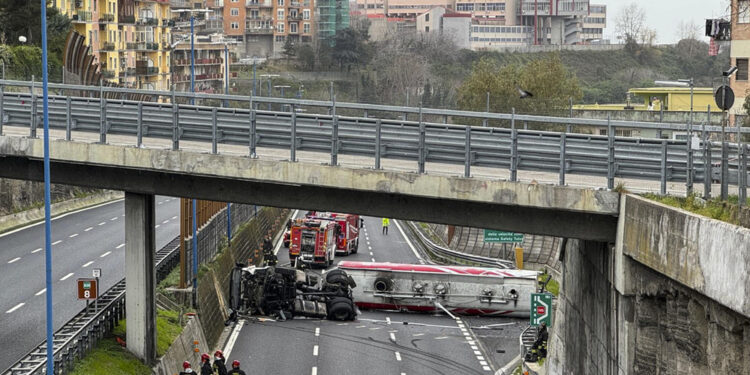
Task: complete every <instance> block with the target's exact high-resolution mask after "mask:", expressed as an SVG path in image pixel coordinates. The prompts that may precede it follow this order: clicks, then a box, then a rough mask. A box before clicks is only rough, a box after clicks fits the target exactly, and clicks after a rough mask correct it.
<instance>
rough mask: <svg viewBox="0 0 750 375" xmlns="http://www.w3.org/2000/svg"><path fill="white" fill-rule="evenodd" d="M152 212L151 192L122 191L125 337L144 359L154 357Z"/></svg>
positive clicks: (154, 307) (131, 350) (153, 211)
mask: <svg viewBox="0 0 750 375" xmlns="http://www.w3.org/2000/svg"><path fill="white" fill-rule="evenodd" d="M154 213H155V208H154V196H153V195H151V194H136V193H129V192H126V193H125V277H126V280H127V281H126V287H125V291H126V295H127V298H126V300H125V311H126V314H127V322H128V323H127V330H126V334H127V337H126V341H127V345H128V350H130V352H132V353H133V354H135V355H136V356H137V357H138V358H140V359H141V360H142V361H144V362H145V363H151V362H152V361H153V360H154V359H156V305H155V301H154V287H155V284H156V279H155V274H154V254H155V251H156V249H155V236H154V225H155V214H154Z"/></svg>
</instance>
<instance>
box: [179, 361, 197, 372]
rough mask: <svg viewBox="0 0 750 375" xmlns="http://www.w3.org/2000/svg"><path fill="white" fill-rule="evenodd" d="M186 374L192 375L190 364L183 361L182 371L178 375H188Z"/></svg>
mask: <svg viewBox="0 0 750 375" xmlns="http://www.w3.org/2000/svg"><path fill="white" fill-rule="evenodd" d="M188 374H194V372H193V368H192V366H190V362H188V361H185V362H182V371H180V375H188Z"/></svg>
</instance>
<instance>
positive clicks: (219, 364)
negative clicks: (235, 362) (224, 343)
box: [213, 350, 227, 375]
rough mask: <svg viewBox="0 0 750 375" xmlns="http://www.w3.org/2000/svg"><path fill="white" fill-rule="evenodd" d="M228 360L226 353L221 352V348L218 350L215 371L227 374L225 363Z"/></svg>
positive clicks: (215, 354) (219, 373)
mask: <svg viewBox="0 0 750 375" xmlns="http://www.w3.org/2000/svg"><path fill="white" fill-rule="evenodd" d="M224 362H226V359H225V358H224V353H222V352H221V350H217V351H216V353H214V366H213V368H214V372H215V373H216V374H217V375H227V365H226V364H225V363H224Z"/></svg>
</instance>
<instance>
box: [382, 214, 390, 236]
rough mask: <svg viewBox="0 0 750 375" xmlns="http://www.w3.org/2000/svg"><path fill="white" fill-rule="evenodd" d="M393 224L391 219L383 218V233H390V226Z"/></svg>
mask: <svg viewBox="0 0 750 375" xmlns="http://www.w3.org/2000/svg"><path fill="white" fill-rule="evenodd" d="M389 225H391V219H389V218H387V217H384V218H383V234H385V235H386V236H387V235H388V226H389Z"/></svg>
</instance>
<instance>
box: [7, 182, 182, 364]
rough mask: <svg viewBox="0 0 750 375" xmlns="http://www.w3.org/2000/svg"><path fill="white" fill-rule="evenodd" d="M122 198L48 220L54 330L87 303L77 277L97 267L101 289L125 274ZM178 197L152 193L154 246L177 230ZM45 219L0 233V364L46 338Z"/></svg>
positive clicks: (16, 356) (90, 273) (10, 361)
mask: <svg viewBox="0 0 750 375" xmlns="http://www.w3.org/2000/svg"><path fill="white" fill-rule="evenodd" d="M124 213H125V210H124V202H123V201H122V200H118V201H114V202H110V203H106V204H102V205H99V206H96V207H94V208H89V209H85V210H82V211H78V212H74V213H71V214H67V215H64V216H61V217H58V218H55V219H54V220H53V221H52V261H53V263H52V264H53V266H52V280H53V287H52V289H53V306H54V310H53V311H54V323H55V330H57V329H58V328H60V326H62V325H63V324H64V323H65V322H67V321H68V320H69V319H70V318H72V317H73V316H74V315H75V314H77V313H78V312H79V311H81V309H83V308H84V307H85V306H86V303H85V302H84V301H79V300H77V291H76V285H77V283H76V279H78V278H83V277H91V276H92V272H93V271H92V270H93V269H94V268H100V269H101V270H102V271H101V272H102V278H101V279H100V284H101V285H100V288H99V291H100V293H101V292H103V291H106V290H107V289H109V288H110V287H111V286H112V285H114V284H115V283H116V282H118V281H120V280H122V278H123V277H125V269H124V267H123V264H124V262H125V220H124V219H125V216H124ZM178 216H179V199H178V198H170V197H162V196H157V197H156V223H157V225H156V250H159V249H161V247H163V246H164V245H166V244H167V243H168V242H169V241H171V240H172V239H174V237H176V236H177V235H178V234H179V230H180V227H179V217H178ZM43 248H44V224H43V223H40V224H36V225H32V226H28V227H25V228H22V229H20V230H17V231H14V232H9V233H7V234H3V235H0V285H2V288H3V291H2V298H0V327H2V329H1V330H0V343H2V345H0V346H1V347H2V348H3V350H0V370H4V369H6V368H8V367H9V366H11V365H12V364H13V363H15V362H16V361H17V360H18V359H20V358H21V357H22V356H23V355H25V354H26V353H28V352H29V351H30V350H31V349H33V348H34V347H35V346H36V345H38V344H39V343H40V342H42V341H43V340H44V338H45V327H46V326H45V311H46V310H45V309H46V304H45V303H46V297H45V293H46V290H45V271H44V270H45V266H44V250H43Z"/></svg>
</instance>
